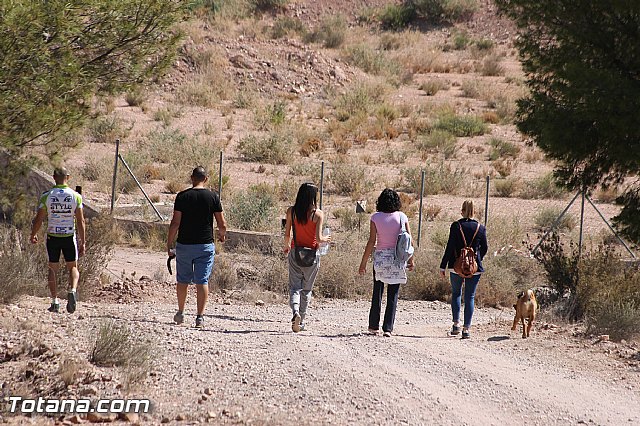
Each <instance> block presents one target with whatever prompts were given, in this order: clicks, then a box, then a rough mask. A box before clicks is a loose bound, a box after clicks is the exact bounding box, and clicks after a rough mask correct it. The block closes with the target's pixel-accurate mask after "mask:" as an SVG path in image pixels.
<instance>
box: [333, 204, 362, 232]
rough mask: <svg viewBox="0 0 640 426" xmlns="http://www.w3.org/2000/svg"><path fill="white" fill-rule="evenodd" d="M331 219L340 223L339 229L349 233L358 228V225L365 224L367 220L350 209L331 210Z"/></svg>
mask: <svg viewBox="0 0 640 426" xmlns="http://www.w3.org/2000/svg"><path fill="white" fill-rule="evenodd" d="M333 217H335V218H336V219H338V220H339V221H340V227H341V228H342V229H344V230H345V231H351V230H353V229H356V228H357V227H358V224H360V225H362V223H364V224H365V225H366V224H367V218H366V217H365V218H362V217H361V215H359V214H358V213H356V211H355V210H354V209H353V208H351V207H339V208H337V209H334V210H333Z"/></svg>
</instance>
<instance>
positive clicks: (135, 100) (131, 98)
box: [124, 89, 147, 107]
mask: <svg viewBox="0 0 640 426" xmlns="http://www.w3.org/2000/svg"><path fill="white" fill-rule="evenodd" d="M146 99H147V96H146V94H145V93H144V92H143V91H142V90H141V89H134V90H132V91H130V92H127V94H126V95H125V97H124V100H125V102H126V103H127V105H129V106H137V107H139V106H141V105H142V104H143V103H144V101H145V100H146Z"/></svg>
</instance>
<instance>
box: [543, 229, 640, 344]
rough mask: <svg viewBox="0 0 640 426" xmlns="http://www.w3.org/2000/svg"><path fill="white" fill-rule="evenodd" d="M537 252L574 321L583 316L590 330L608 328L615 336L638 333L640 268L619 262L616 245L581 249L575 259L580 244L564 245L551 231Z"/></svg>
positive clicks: (565, 313) (561, 303) (561, 307)
mask: <svg viewBox="0 0 640 426" xmlns="http://www.w3.org/2000/svg"><path fill="white" fill-rule="evenodd" d="M567 251H568V253H567ZM535 255H536V259H537V260H538V261H539V262H540V263H541V265H542V267H543V268H544V271H545V276H546V278H547V281H548V283H549V284H550V285H551V287H552V288H553V289H554V290H555V291H556V293H557V294H558V295H559V296H560V297H559V299H558V302H557V303H558V304H559V306H558V309H557V310H558V312H559V313H560V314H561V315H563V316H564V317H566V318H568V319H570V320H572V321H575V320H580V319H582V318H583V317H584V316H585V315H586V319H587V329H588V332H592V333H603V334H604V333H606V334H609V335H610V336H611V337H612V338H613V339H614V340H618V339H622V338H632V337H634V336H637V335H638V331H639V330H640V329H639V326H640V323H639V322H638V321H639V320H640V315H639V314H640V311H639V307H640V290H639V289H640V270H639V269H638V265H625V264H624V263H623V262H621V256H620V254H619V253H618V252H616V250H615V248H614V246H611V245H606V244H600V245H598V246H597V247H591V248H590V249H586V248H585V249H583V251H582V259H578V247H577V246H576V245H574V244H573V243H571V244H570V245H569V250H566V248H565V245H564V244H563V243H562V242H561V241H560V238H559V236H558V234H557V233H555V232H554V233H552V234H551V236H550V237H549V238H548V239H547V240H545V241H544V242H543V243H542V244H541V246H540V249H539V250H538V251H537V252H536V253H535ZM603 283H606V285H603Z"/></svg>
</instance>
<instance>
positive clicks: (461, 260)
mask: <svg viewBox="0 0 640 426" xmlns="http://www.w3.org/2000/svg"><path fill="white" fill-rule="evenodd" d="M458 226H459V227H460V234H462V241H463V242H464V247H463V248H462V250H461V251H460V255H459V256H458V257H457V258H456V261H455V263H454V264H453V270H454V271H455V272H456V274H458V275H459V276H461V277H462V278H471V277H472V276H473V274H475V273H476V272H478V260H477V257H476V252H475V250H473V248H472V247H470V245H467V240H466V238H465V237H464V232H462V225H460V222H458ZM479 230H480V224H479V223H478V227H477V228H476V232H474V233H473V237H472V238H471V241H470V242H469V243H470V244H473V239H474V238H475V237H476V235H477V234H478V231H479Z"/></svg>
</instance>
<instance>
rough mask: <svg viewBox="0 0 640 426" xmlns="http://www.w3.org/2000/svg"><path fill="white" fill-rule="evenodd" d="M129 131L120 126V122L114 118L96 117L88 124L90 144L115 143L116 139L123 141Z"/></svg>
mask: <svg viewBox="0 0 640 426" xmlns="http://www.w3.org/2000/svg"><path fill="white" fill-rule="evenodd" d="M128 134H129V130H127V129H125V128H124V127H123V126H122V121H121V120H120V119H119V118H118V117H116V116H109V117H98V118H96V119H95V120H93V121H92V122H90V123H89V136H90V138H91V141H92V142H96V143H115V142H116V139H123V138H125V137H126V136H127V135H128Z"/></svg>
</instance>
